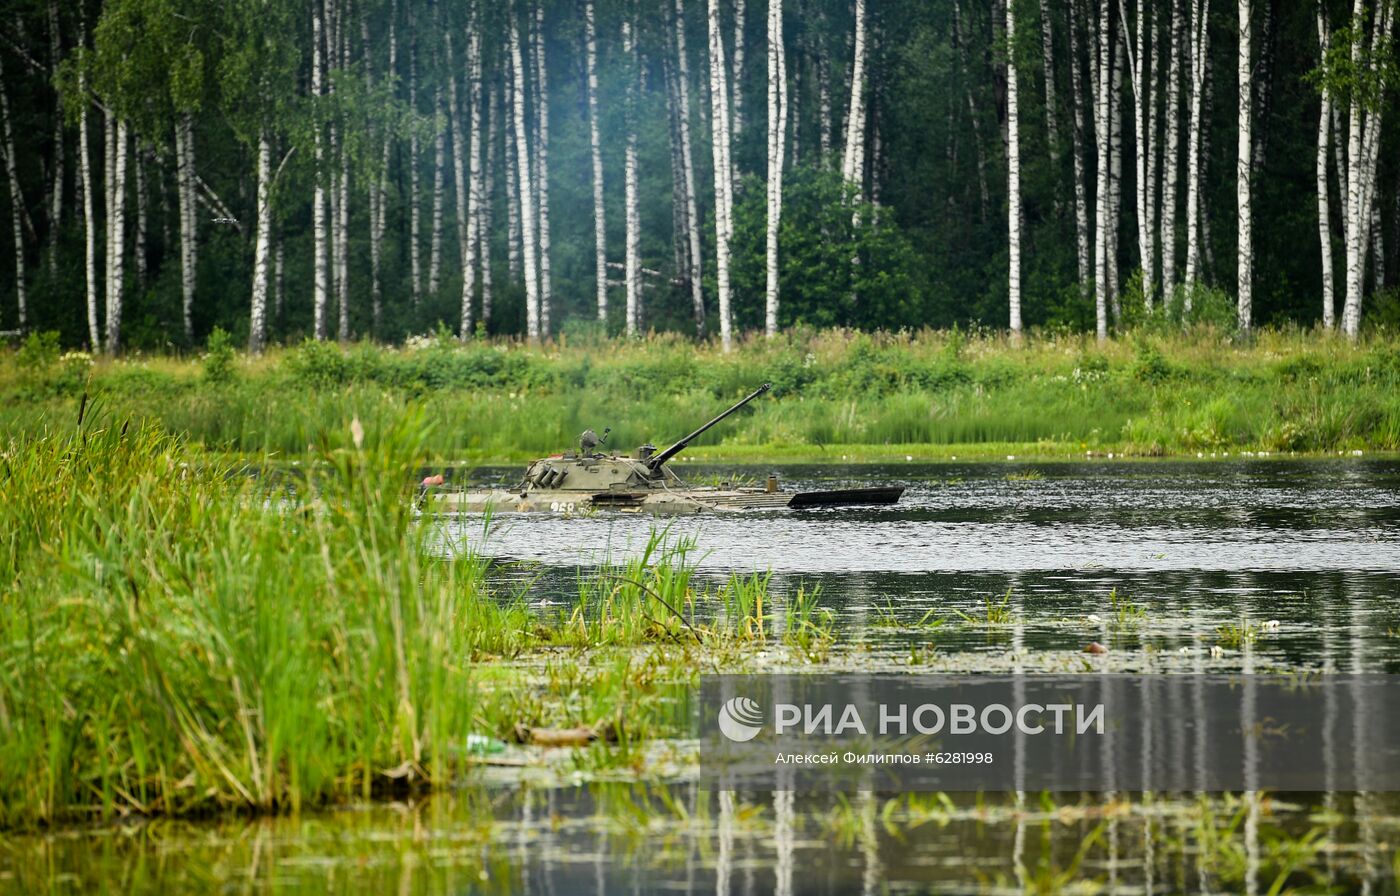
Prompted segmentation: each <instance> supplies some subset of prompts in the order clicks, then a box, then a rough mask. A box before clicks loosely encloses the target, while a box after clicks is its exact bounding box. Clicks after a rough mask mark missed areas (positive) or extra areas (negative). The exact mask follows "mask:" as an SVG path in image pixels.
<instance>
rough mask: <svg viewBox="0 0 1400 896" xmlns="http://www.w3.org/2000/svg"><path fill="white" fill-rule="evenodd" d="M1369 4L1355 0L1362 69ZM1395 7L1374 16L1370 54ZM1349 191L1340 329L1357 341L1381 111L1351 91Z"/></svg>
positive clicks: (1357, 57)
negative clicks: (1368, 108) (1366, 5)
mask: <svg viewBox="0 0 1400 896" xmlns="http://www.w3.org/2000/svg"><path fill="white" fill-rule="evenodd" d="M1365 12H1366V10H1365V5H1364V3H1363V2H1362V0H1356V4H1355V6H1354V7H1353V10H1352V21H1353V23H1354V24H1355V27H1356V28H1357V30H1358V33H1357V34H1356V43H1354V44H1353V45H1352V52H1351V55H1352V64H1353V65H1354V66H1356V67H1358V68H1360V67H1362V66H1363V65H1365V64H1366V63H1365V62H1363V60H1362V50H1361V42H1362V41H1363V40H1365V31H1364V26H1365V19H1364V14H1365ZM1393 14H1394V6H1393V5H1392V4H1391V3H1389V2H1385V3H1382V4H1381V5H1380V8H1379V9H1378V10H1377V12H1376V15H1375V20H1374V22H1373V24H1372V31H1371V53H1370V56H1371V57H1372V58H1373V59H1374V58H1375V57H1376V56H1378V55H1379V52H1380V48H1381V46H1382V42H1383V41H1384V40H1386V39H1388V38H1389V36H1390V29H1391V24H1392V21H1393V19H1392V16H1393ZM1347 128H1348V134H1347V143H1348V147H1347V172H1346V173H1347V177H1346V181H1347V191H1346V207H1345V212H1346V214H1345V224H1346V228H1345V229H1346V300H1345V303H1344V305H1343V307H1342V331H1343V332H1344V333H1345V334H1346V336H1347V338H1348V339H1351V340H1353V341H1355V340H1356V339H1357V337H1358V336H1359V335H1360V331H1361V301H1362V296H1363V289H1364V288H1365V282H1366V256H1367V254H1368V251H1367V250H1368V247H1369V243H1370V237H1371V230H1372V222H1371V209H1372V207H1373V205H1374V203H1375V189H1374V187H1375V179H1376V164H1377V160H1378V158H1379V147H1380V129H1381V112H1380V108H1377V109H1376V110H1375V111H1374V112H1368V111H1367V110H1366V108H1365V107H1364V106H1363V105H1362V103H1361V101H1360V99H1359V97H1358V92H1356V91H1353V93H1352V101H1351V108H1350V114H1349V121H1348V124H1347Z"/></svg>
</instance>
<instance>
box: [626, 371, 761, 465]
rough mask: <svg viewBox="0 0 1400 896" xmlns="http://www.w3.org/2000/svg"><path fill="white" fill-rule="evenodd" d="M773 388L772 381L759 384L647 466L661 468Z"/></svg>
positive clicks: (650, 460)
mask: <svg viewBox="0 0 1400 896" xmlns="http://www.w3.org/2000/svg"><path fill="white" fill-rule="evenodd" d="M771 388H773V384H772V383H764V384H763V385H762V386H759V387H758V388H757V389H755V390H753V392H751V393H749V394H748V395H747V396H745V397H744V398H742V399H740V401H739V402H738V403H737V404H735V405H734V406H733V407H731V408H730V409H729V410H727V411H725V412H724V413H722V414H720V415H719V416H718V417H716V418H715V419H713V420H711V421H710V422H709V423H706V424H705V425H704V426H702V427H700V428H699V429H697V430H695V432H693V433H691V434H690V435H688V436H686V437H685V438H683V439H681V440H680V441H679V442H676V443H675V444H674V445H672V446H671V447H670V448H667V449H666V450H665V451H663V452H661V453H660V454H658V455H656V456H655V457H652V458H651V459H649V460H648V461H647V468H648V469H650V470H651V471H652V472H653V473H654V472H656V471H657V470H659V469H661V465H662V464H664V463H666V461H668V460H670V459H671V458H673V457H675V456H676V455H677V454H680V453H681V452H682V451H684V450H685V448H686V446H687V445H689V444H690V443H691V441H693V440H694V439H697V438H699V437H700V436H701V435H703V434H704V433H705V432H706V431H707V430H708V429H709V428H710V427H712V426H714V425H715V424H717V423H719V422H721V421H722V420H724V419H725V418H726V417H728V416H729V415H730V414H733V413H734V412H735V411H737V410H739V409H740V408H742V407H743V406H744V405H746V404H748V403H749V402H751V401H753V400H754V399H755V398H757V397H758V396H760V395H762V394H763V393H765V392H767V391H768V390H769V389H771Z"/></svg>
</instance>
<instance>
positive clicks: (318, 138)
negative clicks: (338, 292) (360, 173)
mask: <svg viewBox="0 0 1400 896" xmlns="http://www.w3.org/2000/svg"><path fill="white" fill-rule="evenodd" d="M323 13H324V7H323V5H322V3H321V0H312V3H311V29H312V34H311V102H312V104H313V108H312V115H313V119H314V120H313V122H312V124H313V128H314V133H313V136H312V145H313V147H314V152H315V154H316V172H315V175H316V183H315V186H314V187H313V188H312V195H311V239H312V250H311V251H312V260H311V283H312V290H311V304H312V314H313V320H314V323H313V329H314V332H315V334H316V338H317V339H325V338H326V336H327V335H328V331H329V325H328V323H327V320H326V312H327V310H328V309H327V302H328V301H329V298H330V284H329V283H327V280H326V278H327V274H328V268H327V265H328V254H329V248H330V245H329V244H330V230H329V227H328V223H327V220H326V188H325V185H324V177H325V161H326V152H325V129H324V128H323V127H322V126H321V120H320V109H319V106H318V104H319V103H320V102H321V98H322V96H323V95H324V89H325V85H324V80H323V79H324V72H323V69H324V53H325V39H324V31H325V27H324V23H323V21H322V16H323ZM414 220H415V222H416V220H417V219H416V218H415V219H414ZM417 234H418V231H417V229H416V227H415V229H414V230H413V235H414V236H415V237H416V236H417ZM414 258H415V266H414V270H413V274H414V282H415V286H414V304H417V295H418V288H417V285H416V283H417V276H418V269H417V265H416V259H417V256H416V255H415V256H414Z"/></svg>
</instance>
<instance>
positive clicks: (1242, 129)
mask: <svg viewBox="0 0 1400 896" xmlns="http://www.w3.org/2000/svg"><path fill="white" fill-rule="evenodd" d="M1239 14H1240V46H1239V56H1238V62H1239V69H1238V70H1239V82H1238V83H1239V91H1238V100H1239V113H1238V114H1239V130H1238V135H1239V143H1238V144H1237V146H1238V155H1237V160H1236V163H1235V177H1236V179H1237V185H1236V190H1237V197H1238V203H1239V205H1238V227H1239V243H1238V245H1239V251H1238V254H1237V256H1236V261H1237V265H1238V267H1237V271H1236V274H1237V277H1238V281H1239V285H1238V296H1239V311H1238V315H1239V320H1238V322H1239V328H1240V331H1241V332H1243V333H1248V332H1249V328H1250V323H1251V316H1252V314H1253V285H1254V228H1253V220H1252V218H1251V215H1252V206H1251V198H1252V197H1251V180H1252V178H1253V173H1254V161H1253V154H1254V132H1253V118H1254V86H1253V85H1254V80H1253V76H1252V73H1251V68H1252V62H1253V60H1252V58H1251V54H1252V52H1253V50H1252V47H1251V41H1252V30H1253V23H1252V21H1251V19H1252V18H1253V4H1252V2H1251V0H1239Z"/></svg>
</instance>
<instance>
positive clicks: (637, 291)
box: [622, 19, 642, 336]
mask: <svg viewBox="0 0 1400 896" xmlns="http://www.w3.org/2000/svg"><path fill="white" fill-rule="evenodd" d="M633 28H634V26H633V23H632V22H631V21H630V20H629V19H623V22H622V55H623V58H624V59H625V60H626V65H627V99H626V104H627V109H626V118H627V150H626V156H625V161H624V166H623V192H624V194H625V197H624V209H625V216H626V224H627V228H626V231H627V233H626V239H627V254H626V277H625V279H626V285H627V335H628V336H635V335H637V332H638V330H639V329H640V325H641V313H642V270H641V268H642V263H641V241H642V224H641V217H640V212H639V207H638V196H637V120H636V118H637V109H636V104H637V98H636V90H637V86H636V82H637V79H638V78H639V76H640V72H639V70H638V66H637V46H636V38H635V37H634V35H633Z"/></svg>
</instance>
